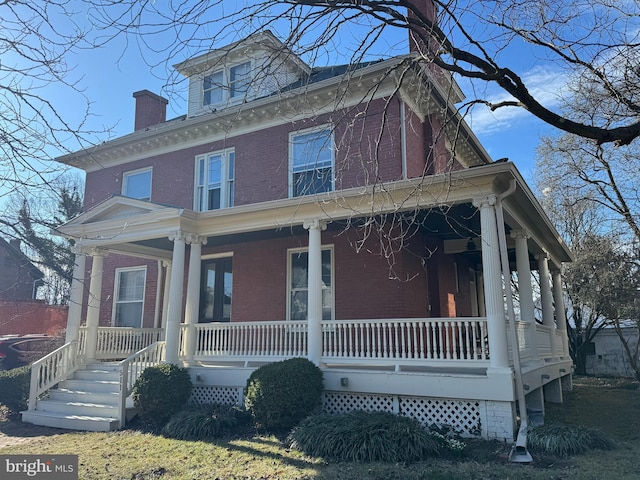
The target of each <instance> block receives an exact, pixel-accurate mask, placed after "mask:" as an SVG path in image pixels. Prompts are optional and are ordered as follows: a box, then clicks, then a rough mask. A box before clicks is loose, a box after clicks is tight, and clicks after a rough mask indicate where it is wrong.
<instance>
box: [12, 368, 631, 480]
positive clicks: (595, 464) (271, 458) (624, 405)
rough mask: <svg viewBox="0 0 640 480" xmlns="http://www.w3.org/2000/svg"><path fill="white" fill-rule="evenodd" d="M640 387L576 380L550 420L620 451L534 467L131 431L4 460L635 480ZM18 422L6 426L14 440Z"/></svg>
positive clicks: (102, 467)
mask: <svg viewBox="0 0 640 480" xmlns="http://www.w3.org/2000/svg"><path fill="white" fill-rule="evenodd" d="M637 386H638V385H637V384H636V383H631V382H620V381H607V380H604V379H597V380H596V379H581V378H579V379H577V380H576V382H575V388H574V391H573V392H572V393H571V394H569V395H567V398H566V403H565V405H564V406H562V407H560V406H555V405H547V416H546V421H547V422H563V423H570V424H582V425H588V426H596V427H598V428H600V429H601V430H603V431H605V432H606V433H608V434H609V435H611V436H612V437H613V438H614V440H616V442H617V444H618V448H617V449H616V450H613V451H609V452H591V453H588V454H585V455H580V456H575V457H571V458H568V459H563V458H556V457H551V456H540V455H536V454H534V463H532V464H530V465H522V464H510V463H507V462H506V454H507V453H508V451H509V447H510V446H509V445H504V444H501V443H499V442H470V444H469V448H468V456H467V458H466V459H464V460H461V461H444V460H432V461H428V462H419V463H413V464H409V465H405V464H381V463H367V464H355V463H327V462H325V461H324V460H322V459H320V458H309V457H307V456H305V455H303V454H301V453H299V452H295V451H290V450H288V449H287V448H286V447H285V446H283V444H282V443H281V442H280V441H279V440H278V439H277V438H275V437H254V438H250V439H234V440H226V441H216V442H211V443H209V442H189V441H178V440H170V439H166V438H163V437H161V436H157V435H152V434H148V433H141V432H138V431H133V430H125V431H122V432H114V433H65V434H61V435H56V436H52V437H48V438H46V439H44V440H33V441H31V442H29V443H28V444H26V445H19V446H14V447H6V448H4V449H0V454H9V453H19V454H43V453H51V454H78V455H79V463H80V478H81V479H105V480H107V479H108V480H114V479H126V480H131V479H134V480H142V479H163V480H164V479H208V480H212V479H243V480H249V479H278V480H288V479H344V480H347V479H349V480H355V479H372V480H373V479H399V480H400V479H403V480H405V479H406V480H411V479H429V480H444V479H456V480H458V479H470V480H471V479H473V480H481V479H532V480H537V479H540V480H542V479H545V480H547V479H554V480H562V479H581V480H582V479H585V480H589V479H594V480H596V479H597V480H600V479H602V478H615V479H636V478H638V458H640V390H638V389H636V388H637ZM13 422H14V421H13V420H4V421H3V422H2V423H0V431H2V432H4V433H5V434H8V435H11V433H12V431H15V429H16V428H17V425H15V424H14V423H13Z"/></svg>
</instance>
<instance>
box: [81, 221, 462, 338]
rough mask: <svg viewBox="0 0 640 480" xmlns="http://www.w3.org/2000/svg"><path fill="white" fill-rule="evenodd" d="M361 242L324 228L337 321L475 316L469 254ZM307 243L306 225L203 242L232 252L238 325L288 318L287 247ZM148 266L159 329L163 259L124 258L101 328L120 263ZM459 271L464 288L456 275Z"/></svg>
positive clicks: (107, 282)
mask: <svg viewBox="0 0 640 480" xmlns="http://www.w3.org/2000/svg"><path fill="white" fill-rule="evenodd" d="M360 240H362V239H361V238H359V237H358V236H357V235H356V233H355V231H354V230H352V231H349V232H344V231H342V230H340V227H339V226H332V228H331V229H328V230H326V231H324V232H323V233H322V244H323V246H328V245H333V248H334V258H333V261H334V282H335V284H334V297H335V317H336V319H357V318H402V317H408V318H411V317H413V318H416V317H438V316H443V317H447V316H456V315H457V316H468V315H470V314H471V300H470V294H469V280H470V279H469V263H468V261H467V259H466V258H465V257H464V256H462V255H456V256H454V255H445V254H444V251H443V244H442V242H441V241H438V240H435V241H434V240H433V239H425V238H424V237H423V235H422V234H419V233H418V234H415V235H412V236H411V238H408V239H407V240H406V244H405V245H404V246H403V248H402V249H401V250H399V251H395V252H394V253H393V256H392V257H389V258H386V257H385V256H384V255H382V253H383V250H382V249H381V247H380V242H379V241H378V239H377V238H376V237H375V236H371V237H370V238H368V239H367V240H366V241H365V242H364V243H363V244H361V243H358V244H359V245H360V249H359V251H356V248H355V245H356V243H357V242H359V241H360ZM307 242H308V235H307V232H306V231H305V230H302V229H300V230H296V231H295V232H291V231H288V232H287V234H286V235H285V234H282V236H281V237H279V238H268V239H256V240H247V241H243V242H238V243H234V244H227V245H205V246H204V247H203V249H202V255H203V256H207V255H213V254H231V255H233V303H232V320H233V321H234V322H243V321H273V320H283V319H285V318H286V311H287V250H288V249H291V248H300V247H306V246H307ZM427 249H428V250H429V251H430V252H432V253H431V256H429V255H428V253H427ZM187 253H188V250H187ZM427 257H428V258H427ZM145 264H146V265H147V284H146V292H145V307H144V326H146V327H151V326H153V319H154V309H155V305H156V302H155V299H156V278H157V273H156V272H157V264H156V262H145V261H142V260H138V259H135V258H131V257H121V256H117V255H110V256H108V257H106V258H105V268H104V277H103V294H102V295H103V296H102V309H101V315H100V324H101V325H104V326H107V325H111V317H112V307H113V295H114V290H113V286H114V279H115V269H116V267H117V266H119V267H124V266H140V265H145ZM186 265H188V255H187V259H186V262H185V266H186ZM456 269H457V272H458V286H459V288H458V289H456V280H455V273H454V272H455V270H456ZM186 275H187V272H186V268H185V278H184V294H183V308H184V301H186V288H187V278H186ZM427 279H428V282H427ZM87 285H88V282H87ZM428 287H429V288H428ZM85 302H86V296H85ZM429 305H430V306H431V310H429ZM83 318H84V316H83Z"/></svg>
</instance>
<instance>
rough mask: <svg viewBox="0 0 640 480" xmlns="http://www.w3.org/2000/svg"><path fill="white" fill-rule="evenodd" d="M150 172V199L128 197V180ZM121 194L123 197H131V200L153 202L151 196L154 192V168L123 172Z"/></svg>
mask: <svg viewBox="0 0 640 480" xmlns="http://www.w3.org/2000/svg"><path fill="white" fill-rule="evenodd" d="M146 172H149V173H150V178H149V198H138V197H132V196H131V195H127V192H126V190H127V179H128V178H129V177H132V176H134V175H139V174H141V173H146ZM120 191H121V193H122V195H123V196H125V197H129V198H136V199H138V200H151V194H152V191H153V167H145V168H139V169H137V170H130V171H127V172H123V173H122V188H121V190H120Z"/></svg>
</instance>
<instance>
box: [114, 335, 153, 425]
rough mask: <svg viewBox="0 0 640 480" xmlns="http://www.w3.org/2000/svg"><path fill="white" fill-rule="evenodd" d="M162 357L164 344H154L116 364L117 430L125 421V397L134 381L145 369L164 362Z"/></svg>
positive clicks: (129, 393) (131, 388)
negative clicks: (117, 383)
mask: <svg viewBox="0 0 640 480" xmlns="http://www.w3.org/2000/svg"><path fill="white" fill-rule="evenodd" d="M164 356H165V343H164V342H155V343H153V344H151V345H149V346H148V347H145V348H143V349H142V350H140V351H138V352H136V353H134V354H133V355H131V356H129V357H127V358H126V359H124V360H122V361H121V362H120V363H119V364H118V365H119V367H120V392H119V407H120V416H119V420H120V426H119V428H122V427H124V425H125V423H126V421H127V408H126V403H127V397H128V396H129V395H131V391H132V390H133V385H134V384H135V383H136V380H137V379H138V377H139V376H140V374H141V373H142V371H143V370H144V369H145V368H147V367H151V366H153V365H157V364H159V363H160V362H162V361H163V360H164Z"/></svg>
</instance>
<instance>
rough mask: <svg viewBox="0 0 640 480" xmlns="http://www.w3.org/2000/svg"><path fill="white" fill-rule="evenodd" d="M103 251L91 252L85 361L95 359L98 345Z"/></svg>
mask: <svg viewBox="0 0 640 480" xmlns="http://www.w3.org/2000/svg"><path fill="white" fill-rule="evenodd" d="M106 256H107V253H106V252H105V251H104V250H100V249H95V250H93V251H92V252H91V257H92V258H93V262H92V264H91V281H90V282H89V299H88V300H87V336H86V339H85V348H84V355H85V361H87V362H90V361H92V360H95V359H96V347H97V345H98V325H99V324H100V301H101V297H102V273H103V271H104V257H106Z"/></svg>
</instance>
